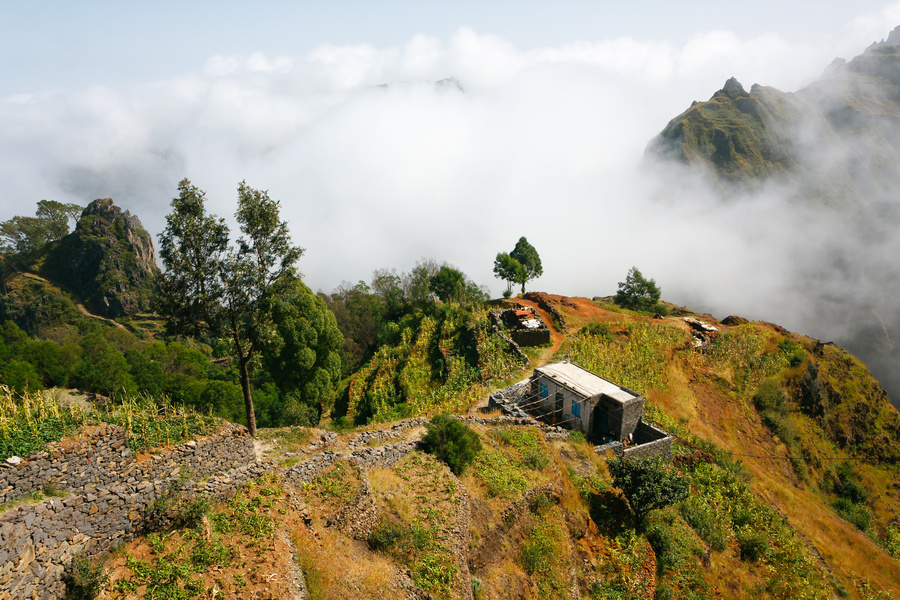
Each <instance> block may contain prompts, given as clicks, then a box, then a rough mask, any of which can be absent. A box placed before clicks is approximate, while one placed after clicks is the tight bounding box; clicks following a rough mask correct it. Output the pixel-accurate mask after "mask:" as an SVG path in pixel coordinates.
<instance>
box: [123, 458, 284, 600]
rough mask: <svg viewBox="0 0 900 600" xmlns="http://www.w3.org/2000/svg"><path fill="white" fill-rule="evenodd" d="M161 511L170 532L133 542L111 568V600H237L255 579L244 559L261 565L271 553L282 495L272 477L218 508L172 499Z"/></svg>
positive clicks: (253, 568)
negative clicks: (234, 598)
mask: <svg viewBox="0 0 900 600" xmlns="http://www.w3.org/2000/svg"><path fill="white" fill-rule="evenodd" d="M165 510H167V511H168V512H169V513H170V518H169V522H171V523H173V524H174V528H172V529H166V530H163V531H157V532H151V533H149V534H148V535H146V536H145V537H144V538H142V539H138V540H136V541H135V542H132V543H131V544H130V545H129V547H128V548H129V549H126V550H124V551H123V552H122V556H121V557H120V558H117V559H115V560H114V562H113V563H112V564H111V565H110V566H112V567H114V568H115V571H116V573H117V576H116V578H115V581H113V582H112V585H111V586H109V589H110V593H111V597H112V598H123V597H126V596H128V597H133V596H134V595H137V596H138V597H141V598H148V599H156V598H159V599H173V600H187V599H190V598H224V597H232V595H234V594H237V593H238V592H240V590H242V589H243V588H245V587H246V586H247V585H248V582H252V581H255V580H257V579H259V578H258V576H257V575H256V572H257V570H258V568H259V567H258V566H257V565H254V564H252V561H248V560H247V556H248V553H249V554H253V555H256V556H257V557H260V559H262V558H261V557H264V556H265V555H266V554H267V553H271V552H273V551H274V550H275V545H274V541H275V538H274V532H275V526H276V518H275V516H274V515H275V514H281V513H282V512H284V510H285V491H284V488H283V487H282V482H281V480H280V479H279V478H278V477H277V476H274V475H265V476H263V477H262V478H260V479H259V480H257V481H255V482H250V483H249V484H248V485H247V486H246V487H245V488H243V489H242V490H240V491H239V492H237V493H236V494H234V495H233V496H231V497H230V498H229V499H228V500H226V501H225V502H223V503H220V504H217V505H210V503H209V502H207V501H205V500H204V499H203V498H194V499H188V498H185V497H178V496H177V495H176V497H175V499H174V500H173V501H172V502H169V503H167V504H166V506H165ZM248 563H249V564H248ZM254 593H255V592H254Z"/></svg>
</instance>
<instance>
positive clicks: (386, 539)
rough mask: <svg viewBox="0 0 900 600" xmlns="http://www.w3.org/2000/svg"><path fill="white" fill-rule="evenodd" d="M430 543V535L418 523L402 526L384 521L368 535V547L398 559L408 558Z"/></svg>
mask: <svg viewBox="0 0 900 600" xmlns="http://www.w3.org/2000/svg"><path fill="white" fill-rule="evenodd" d="M429 542H431V533H430V532H429V531H428V529H426V528H425V527H423V526H422V525H419V524H418V523H415V524H412V525H404V524H402V523H395V522H393V521H388V520H384V521H382V522H381V523H380V524H379V525H378V527H376V528H375V529H374V530H373V531H372V533H371V535H369V546H371V547H372V549H373V550H381V551H383V552H388V553H390V554H394V555H396V556H398V557H400V558H403V557H408V556H410V555H411V553H412V552H413V551H414V550H424V549H425V548H427V547H428V544H429Z"/></svg>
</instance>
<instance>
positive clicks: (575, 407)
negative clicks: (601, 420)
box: [572, 400, 581, 418]
mask: <svg viewBox="0 0 900 600" xmlns="http://www.w3.org/2000/svg"><path fill="white" fill-rule="evenodd" d="M572 414H573V415H575V416H576V417H579V418H580V417H581V402H579V401H577V400H572Z"/></svg>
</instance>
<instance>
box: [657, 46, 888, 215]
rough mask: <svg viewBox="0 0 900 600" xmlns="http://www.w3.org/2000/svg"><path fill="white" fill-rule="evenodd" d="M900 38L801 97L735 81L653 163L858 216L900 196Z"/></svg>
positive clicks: (672, 136) (668, 139) (667, 131)
mask: <svg viewBox="0 0 900 600" xmlns="http://www.w3.org/2000/svg"><path fill="white" fill-rule="evenodd" d="M898 43H900V34H898V33H897V30H895V31H894V32H892V34H891V36H890V37H889V38H888V40H887V41H885V42H882V43H880V44H875V45H873V46H871V47H870V48H868V49H867V50H866V51H865V52H864V53H863V54H862V55H860V56H857V57H856V58H854V59H853V60H851V61H850V62H847V63H842V62H839V61H836V62H835V63H834V64H833V65H832V66H831V67H829V69H828V70H827V71H826V73H825V74H824V76H823V77H822V78H821V79H820V80H819V81H817V82H815V83H813V84H812V85H810V86H808V87H806V88H804V89H801V90H799V91H797V92H793V93H785V92H781V91H779V90H777V89H775V88H771V87H764V86H761V85H756V84H754V85H753V86H752V87H751V88H750V92H749V93H748V92H746V91H745V90H744V88H743V87H742V86H741V84H740V83H738V82H737V80H735V79H734V78H731V79H729V80H728V81H727V82H726V83H725V86H724V87H723V88H722V89H721V90H719V91H718V92H716V93H715V94H714V95H713V96H712V98H710V99H709V100H708V101H706V102H694V104H693V105H692V106H691V107H690V108H688V109H687V110H686V111H685V112H683V113H682V114H681V115H679V116H677V117H675V118H674V119H672V121H670V122H669V124H668V125H667V126H666V127H665V128H664V129H663V131H662V132H661V133H660V134H659V135H658V136H657V137H656V138H654V139H653V140H651V142H650V143H649V145H648V147H647V151H646V153H647V155H648V156H650V157H657V158H662V159H668V160H671V159H675V160H678V161H681V162H684V163H686V164H689V165H694V166H702V167H704V168H708V169H710V170H711V171H712V172H713V173H715V174H716V175H717V176H718V177H720V178H721V179H722V180H724V181H727V182H742V183H758V182H760V181H762V180H767V179H776V180H779V181H782V182H788V183H791V184H793V185H796V186H797V191H798V194H799V195H803V196H805V197H813V198H818V199H819V201H822V202H825V203H829V204H838V205H845V206H853V205H859V204H864V203H867V202H869V201H871V200H873V199H883V198H886V197H888V196H889V195H890V194H893V193H895V192H896V191H897V189H898V184H900V182H898V177H897V174H898V172H900V153H898V150H900V46H898V45H895V44H898Z"/></svg>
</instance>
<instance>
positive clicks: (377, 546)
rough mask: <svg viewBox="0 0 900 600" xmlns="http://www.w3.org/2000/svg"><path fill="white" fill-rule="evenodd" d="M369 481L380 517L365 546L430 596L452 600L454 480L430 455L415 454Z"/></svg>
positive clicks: (456, 491)
mask: <svg viewBox="0 0 900 600" xmlns="http://www.w3.org/2000/svg"><path fill="white" fill-rule="evenodd" d="M370 481H371V484H372V489H373V491H374V492H375V493H376V496H377V498H378V499H379V500H378V501H379V504H380V505H381V507H382V511H381V515H382V516H381V521H380V522H379V524H378V526H377V527H376V528H375V530H374V531H373V533H372V535H371V537H370V538H369V546H370V547H371V548H372V549H373V550H375V551H377V552H380V553H382V554H384V555H386V556H389V557H391V558H392V559H393V560H395V561H397V562H398V563H400V564H402V565H404V566H406V568H408V569H409V572H410V574H411V576H412V579H413V581H414V582H415V584H416V585H418V586H419V587H421V588H422V589H424V590H425V591H427V592H428V593H429V594H432V595H433V596H434V597H436V598H441V599H444V598H451V597H453V590H454V586H455V585H456V576H457V573H458V571H459V566H458V565H457V564H456V562H455V560H454V556H453V553H452V552H451V544H452V540H451V535H452V532H453V529H454V527H455V518H454V517H455V515H456V511H457V506H456V503H457V498H458V484H457V481H456V479H455V478H453V476H452V475H451V474H450V473H449V471H448V470H447V468H446V466H445V465H444V464H443V463H441V462H440V461H438V460H437V459H435V458H434V457H432V456H431V455H428V454H423V453H419V452H414V453H411V454H409V455H407V456H406V457H405V458H404V459H403V460H401V461H400V462H399V463H398V464H397V465H395V468H394V469H393V470H392V471H391V472H389V471H387V470H381V471H379V472H377V473H376V477H375V478H374V479H370Z"/></svg>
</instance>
